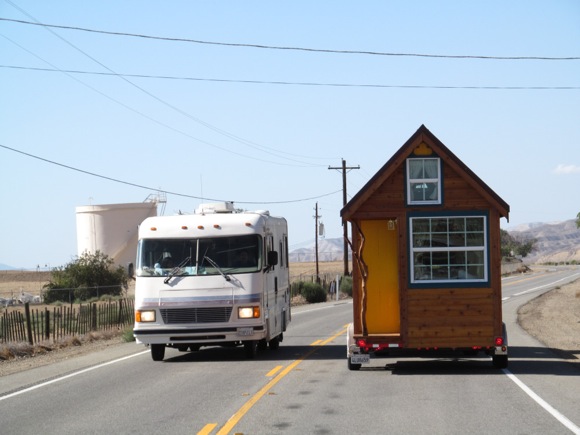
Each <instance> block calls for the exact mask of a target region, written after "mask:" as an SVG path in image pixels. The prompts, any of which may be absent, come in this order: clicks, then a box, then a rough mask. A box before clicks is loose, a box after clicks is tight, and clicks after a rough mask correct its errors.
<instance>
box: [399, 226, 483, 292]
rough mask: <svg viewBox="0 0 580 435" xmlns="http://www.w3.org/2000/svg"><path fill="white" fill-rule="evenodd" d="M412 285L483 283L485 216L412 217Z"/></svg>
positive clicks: (410, 227)
mask: <svg viewBox="0 0 580 435" xmlns="http://www.w3.org/2000/svg"><path fill="white" fill-rule="evenodd" d="M409 229H410V237H411V256H410V261H411V270H412V273H411V283H414V284H422V283H425V284H427V283H429V284H431V283H449V282H458V281H461V282H485V281H487V279H488V278H487V277H488V264H487V263H488V256H487V223H486V217H485V216H451V217H412V218H410V225H409Z"/></svg>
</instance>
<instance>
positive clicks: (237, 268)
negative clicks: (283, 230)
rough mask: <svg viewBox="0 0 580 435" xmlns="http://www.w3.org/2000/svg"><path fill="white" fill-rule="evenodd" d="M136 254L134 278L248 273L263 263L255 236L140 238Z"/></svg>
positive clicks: (258, 242)
mask: <svg viewBox="0 0 580 435" xmlns="http://www.w3.org/2000/svg"><path fill="white" fill-rule="evenodd" d="M137 255H138V259H137V276H167V275H169V274H170V273H171V274H172V275H173V274H175V275H177V276H195V275H219V274H224V273H229V274H232V273H249V272H256V271H258V270H260V269H261V267H262V265H263V264H264V259H263V252H262V240H261V237H260V236H258V235H255V234H252V235H243V236H228V237H214V238H199V239H185V238H180V239H142V240H140V241H139V246H138V254H137ZM176 269H177V270H176Z"/></svg>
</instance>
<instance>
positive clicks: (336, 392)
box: [0, 268, 580, 435]
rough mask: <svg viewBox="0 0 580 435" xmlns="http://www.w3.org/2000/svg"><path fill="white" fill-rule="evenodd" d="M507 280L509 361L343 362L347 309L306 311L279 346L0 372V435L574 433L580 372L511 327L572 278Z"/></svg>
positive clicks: (560, 274)
mask: <svg viewBox="0 0 580 435" xmlns="http://www.w3.org/2000/svg"><path fill="white" fill-rule="evenodd" d="M579 273H580V269H578V268H576V269H554V270H551V271H543V272H540V273H535V274H533V275H526V276H525V277H513V278H509V279H506V280H504V283H503V293H504V320H505V322H506V324H507V327H508V334H509V344H510V365H509V368H508V369H506V370H497V369H494V368H492V365H491V361H490V359H489V358H479V359H478V358H475V359H456V358H440V357H437V358H401V359H399V358H376V359H371V364H370V365H369V366H363V368H362V369H361V370H360V371H358V372H350V371H349V370H348V369H347V365H346V345H345V326H346V324H347V323H349V322H350V320H351V318H352V304H351V303H350V302H336V303H325V304H316V305H312V306H304V307H299V308H296V309H294V310H293V319H292V323H291V325H290V327H289V330H288V331H287V333H286V334H285V336H284V342H283V343H282V344H281V346H280V348H279V349H278V350H276V351H271V350H266V351H264V352H262V353H259V354H258V357H257V358H256V359H255V360H247V359H245V357H244V351H243V349H241V348H236V349H225V348H209V349H203V350H202V351H200V352H196V353H180V352H178V351H176V350H173V349H168V350H167V352H166V358H165V361H163V362H153V361H152V360H151V358H150V355H149V353H148V352H147V351H145V348H144V347H142V346H140V345H136V344H133V343H129V344H125V345H121V346H118V347H115V348H114V349H109V350H107V351H104V352H98V353H96V354H92V355H88V356H83V357H80V358H75V359H74V360H71V361H64V362H61V363H57V364H54V365H52V366H48V367H41V368H38V369H34V370H29V371H26V372H23V373H18V374H14V375H10V376H5V377H3V378H0V432H1V433H2V434H39V433H42V434H53V433H54V434H57V433H58V434H79V433H82V434H91V433H94V434H102V433H116V434H128V433H138V434H158V433H170V434H198V433H201V434H226V433H231V434H234V433H236V434H277V433H283V434H385V433H406V434H415V433H417V434H423V433H424V434H427V433H429V434H433V433H437V434H439V433H445V434H465V433H473V434H479V433H481V434H489V433H494V434H510V435H513V434H548V433H549V434H569V433H576V434H580V371H579V370H578V368H577V366H578V364H574V365H573V364H571V363H570V362H569V361H566V360H564V359H562V357H561V356H558V355H555V354H553V353H552V352H551V351H550V350H549V349H548V348H545V347H544V346H542V345H541V344H540V343H538V342H537V341H536V340H534V339H533V338H531V337H529V336H528V335H527V334H526V333H525V332H524V331H522V330H521V329H520V328H519V326H518V325H517V324H516V310H517V308H518V307H519V306H520V305H521V304H523V303H525V302H526V301H527V300H529V299H531V298H533V297H535V296H537V295H539V294H540V293H542V292H545V291H548V290H550V289H551V288H554V287H556V286H561V285H563V284H564V283H565V282H566V281H567V280H573V279H575V278H577V277H578V274H579Z"/></svg>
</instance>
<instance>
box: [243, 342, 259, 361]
mask: <svg viewBox="0 0 580 435" xmlns="http://www.w3.org/2000/svg"><path fill="white" fill-rule="evenodd" d="M244 351H245V352H246V358H248V359H253V358H255V357H256V354H257V353H258V342H257V341H256V340H252V341H244Z"/></svg>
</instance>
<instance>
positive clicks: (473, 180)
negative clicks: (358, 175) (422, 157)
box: [340, 125, 510, 220]
mask: <svg viewBox="0 0 580 435" xmlns="http://www.w3.org/2000/svg"><path fill="white" fill-rule="evenodd" d="M421 144H426V145H427V146H429V147H430V148H431V149H432V150H433V151H434V152H435V154H437V155H438V156H439V157H440V158H441V160H442V161H443V162H444V163H445V164H447V165H449V166H450V167H451V168H452V169H454V170H455V171H456V172H457V173H458V174H459V175H460V176H461V177H462V178H463V179H465V180H466V182H467V183H468V184H469V185H471V186H472V187H473V188H474V189H477V190H478V191H480V192H481V193H482V195H483V196H484V197H485V198H486V200H487V201H488V202H489V203H490V205H491V206H492V207H494V208H496V209H497V210H498V212H499V215H500V216H501V217H505V218H507V219H508V220H509V211H510V206H509V205H508V204H507V203H506V202H505V201H504V200H503V199H501V198H500V197H499V195H498V194H496V193H495V192H494V191H493V190H492V189H491V188H490V187H489V186H488V185H487V184H485V183H484V182H483V180H481V178H479V177H478V176H477V175H476V174H475V173H474V172H473V171H472V170H471V169H469V168H468V167H467V166H466V165H465V164H464V163H463V162H462V161H461V160H459V158H458V157H457V156H456V155H455V154H453V153H452V152H451V150H450V149H449V148H447V147H446V146H445V145H444V144H443V143H442V142H441V141H440V140H439V139H437V137H435V135H434V134H433V133H431V132H430V131H429V130H428V129H427V127H425V126H424V125H421V127H419V129H418V130H417V131H416V132H415V134H413V135H412V136H411V137H410V138H409V140H407V142H405V144H404V145H403V146H402V147H401V148H399V150H398V151H397V152H396V153H395V154H394V155H393V156H392V157H391V158H390V159H389V161H387V163H385V164H384V165H383V167H382V168H381V169H379V171H378V172H377V173H376V174H375V175H374V176H373V177H372V178H371V179H370V180H369V181H368V182H367V183H366V184H365V185H364V187H363V188H362V189H361V190H359V191H358V193H357V194H356V195H355V196H354V197H353V198H352V199H351V200H350V201H349V202H348V203H347V204H346V205H345V206H344V207H343V208H342V210H341V211H340V215H341V216H342V219H343V220H348V219H349V218H350V217H351V216H352V215H354V214H355V213H356V211H357V209H358V208H359V207H360V206H361V205H362V204H364V203H365V202H366V201H367V200H368V199H369V198H370V197H371V196H372V195H373V193H374V192H376V191H377V189H379V188H380V187H381V185H382V184H383V183H384V182H385V181H386V180H388V179H389V178H390V177H391V176H392V175H393V173H394V172H395V171H396V170H397V169H399V167H400V166H401V165H404V164H405V160H406V159H407V158H408V157H409V156H410V155H411V154H413V152H414V151H415V149H416V148H417V147H418V146H420V145H421ZM401 188H402V189H403V188H404V187H403V186H401Z"/></svg>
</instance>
